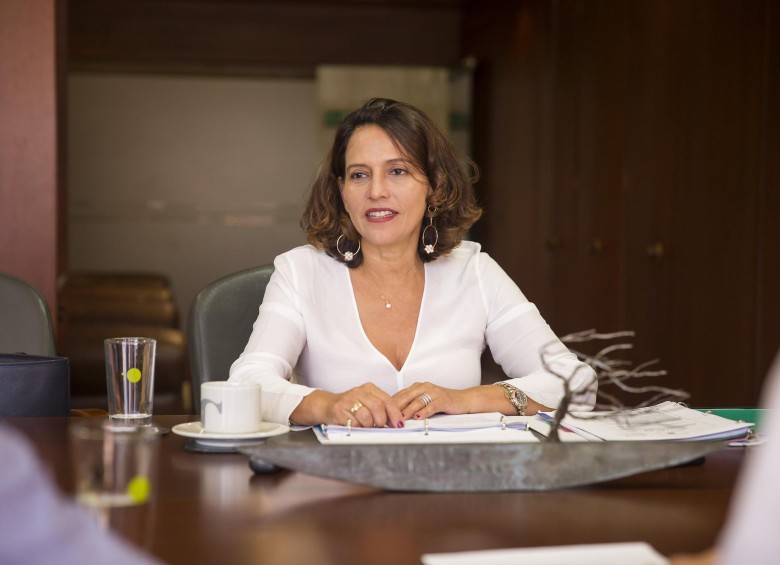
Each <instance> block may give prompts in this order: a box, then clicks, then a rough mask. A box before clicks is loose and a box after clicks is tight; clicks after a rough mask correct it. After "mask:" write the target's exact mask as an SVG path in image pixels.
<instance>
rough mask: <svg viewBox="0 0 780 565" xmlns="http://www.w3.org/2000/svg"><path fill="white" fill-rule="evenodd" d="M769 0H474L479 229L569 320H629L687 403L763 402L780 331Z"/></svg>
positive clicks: (641, 357) (773, 13) (532, 293)
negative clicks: (485, 4) (498, 0)
mask: <svg viewBox="0 0 780 565" xmlns="http://www.w3.org/2000/svg"><path fill="white" fill-rule="evenodd" d="M770 4H771V3H769V2H749V3H745V2H741V3H735V2H728V1H713V2H693V1H683V2H678V1H674V0H669V1H661V2H622V1H620V0H615V1H606V2H598V3H596V2H582V1H561V2H556V3H548V2H518V3H514V4H506V5H504V6H503V8H502V10H503V13H502V12H501V10H496V9H495V8H492V9H486V8H480V7H479V6H478V5H477V4H475V5H474V6H473V7H472V8H471V9H472V11H473V13H472V14H471V15H470V17H469V18H466V21H467V22H472V23H473V24H475V25H474V26H473V27H471V28H469V31H468V33H467V35H466V45H467V47H469V48H471V49H473V50H475V55H476V56H477V58H478V60H479V61H480V66H479V68H478V72H477V74H476V76H475V100H477V101H478V104H477V107H476V108H475V127H476V131H475V148H477V150H476V155H475V157H476V159H477V161H478V163H480V164H481V165H482V167H483V169H484V170H485V174H484V181H483V183H482V184H481V185H480V189H481V192H482V195H483V198H484V202H485V204H486V207H487V214H486V216H485V219H484V220H483V222H482V224H481V225H480V227H479V232H478V233H479V237H480V239H481V240H482V242H483V245H484V246H485V248H486V249H487V250H488V251H489V252H490V253H491V254H492V255H494V256H495V257H496V258H497V260H498V261H499V262H500V263H501V264H502V265H503V266H505V268H506V270H507V271H508V272H509V273H510V274H511V275H512V276H513V277H514V278H515V280H517V282H518V284H519V285H520V286H521V288H522V289H523V290H524V292H526V294H527V295H528V296H529V298H530V299H532V300H534V301H535V302H537V304H538V305H539V307H540V310H541V311H542V314H543V315H544V316H545V317H546V318H547V320H548V321H549V322H550V324H551V326H552V327H553V329H554V330H555V331H556V332H557V333H558V334H559V335H560V334H564V333H568V332H570V331H577V330H583V329H588V328H591V327H596V328H598V329H599V330H602V331H609V330H618V329H631V330H634V331H635V332H636V337H635V339H634V346H635V348H634V350H633V351H632V353H631V359H632V360H633V361H635V362H642V361H647V360H650V359H655V358H658V359H659V363H658V366H659V367H661V368H665V369H666V370H667V371H668V372H669V374H668V375H667V376H666V377H663V378H661V379H660V380H659V383H662V384H665V385H667V386H674V387H679V388H683V389H685V390H687V391H688V392H689V393H691V396H692V397H691V400H690V403H691V405H694V406H741V405H749V404H753V403H755V402H756V400H757V398H758V395H759V392H760V387H761V384H762V381H763V376H764V375H765V373H766V371H767V369H768V367H769V363H770V361H771V359H772V357H773V355H774V353H775V351H776V350H777V348H778V346H780V329H779V328H778V322H777V319H778V318H780V305H779V304H778V299H777V297H776V295H777V289H778V284H780V278H779V277H778V265H780V251H778V249H780V239H779V238H778V229H777V227H775V226H776V220H777V216H778V212H780V208H778V197H777V193H778V190H779V188H780V187H778V177H777V172H776V169H777V165H776V164H775V163H776V162H777V160H778V156H779V155H778V143H777V137H778V121H777V111H776V109H775V104H774V103H772V102H771V101H772V100H774V99H780V98H778V92H777V84H778V82H777V75H778V69H780V65H779V64H778V63H780V61H778V60H777V57H778V49H777V46H778V45H779V44H780V26H779V25H778V22H779V18H778V10H777V8H776V7H773V6H771V5H770ZM484 29H491V30H492V33H491V35H493V36H494V37H496V35H498V39H494V40H493V41H492V42H488V41H487V37H485V32H483V31H482V30H484ZM492 46H509V47H511V48H510V49H505V48H493V47H492ZM510 101H511V102H510Z"/></svg>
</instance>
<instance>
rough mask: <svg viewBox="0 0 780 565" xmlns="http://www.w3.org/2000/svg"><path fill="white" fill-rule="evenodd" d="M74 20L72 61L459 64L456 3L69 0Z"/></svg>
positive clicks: (244, 68) (230, 65) (231, 65)
mask: <svg viewBox="0 0 780 565" xmlns="http://www.w3.org/2000/svg"><path fill="white" fill-rule="evenodd" d="M70 26H71V27H70V30H71V46H70V58H71V61H72V62H73V63H76V64H81V65H84V64H90V65H96V64H102V65H107V66H111V67H122V66H125V67H126V66H128V65H139V66H142V67H144V66H145V67H160V68H163V69H165V68H168V69H172V68H173V69H176V68H179V69H183V70H188V69H190V70H192V69H195V68H203V69H211V70H215V69H219V68H220V67H222V68H225V69H227V70H233V71H238V72H248V71H249V70H250V69H251V67H253V66H255V67H260V68H265V69H266V70H268V69H271V70H272V72H283V71H284V68H285V67H295V66H300V67H305V68H309V67H312V66H313V65H316V64H320V63H328V64H380V65H381V64H407V65H453V64H457V63H458V56H459V45H460V41H459V39H460V26H461V11H460V6H459V2H456V1H454V0H453V1H447V0H439V1H430V0H429V1H426V2H400V3H399V2H392V3H391V2H354V1H352V2H342V1H335V0H334V1H296V2H286V1H255V2H247V1H245V0H188V1H184V0H155V1H144V2H139V1H137V0H111V1H110V2H109V1H106V0H71V1H70ZM273 69H275V71H273Z"/></svg>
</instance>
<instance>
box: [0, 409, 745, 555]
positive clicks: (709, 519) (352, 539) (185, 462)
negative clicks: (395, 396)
mask: <svg viewBox="0 0 780 565" xmlns="http://www.w3.org/2000/svg"><path fill="white" fill-rule="evenodd" d="M191 420H197V416H158V417H155V418H154V421H155V423H156V424H158V425H160V426H165V427H169V428H170V427H172V426H173V425H175V424H177V423H180V422H186V421H191ZM68 421H69V419H67V418H9V419H6V422H8V423H10V424H12V425H14V426H16V427H17V428H18V429H20V430H21V431H22V432H23V433H24V434H26V435H27V436H28V437H29V438H31V439H32V441H33V442H34V444H35V445H36V447H37V449H38V452H39V454H40V456H41V458H42V459H43V461H44V464H45V465H47V466H48V467H50V468H51V469H52V471H53V475H54V477H55V478H56V480H57V482H58V483H59V485H60V486H61V487H62V488H63V489H64V490H65V491H68V492H72V474H71V470H70V464H69V457H68V441H67V425H68ZM185 441H186V439H185V438H183V437H180V436H178V435H175V434H173V433H169V434H166V435H165V436H163V437H162V439H161V442H160V451H159V468H158V491H157V495H156V499H155V500H154V502H153V503H151V504H150V506H149V508H148V509H145V512H147V515H146V516H145V521H144V522H136V526H134V528H135V529H136V530H138V529H139V528H142V529H144V531H145V532H146V533H145V534H144V535H141V532H139V531H133V532H131V535H132V536H134V537H136V538H142V539H140V543H141V544H142V545H144V546H146V548H147V549H148V550H149V551H150V552H151V553H153V554H154V555H156V556H158V557H159V558H161V559H162V560H163V561H166V562H168V563H173V564H177V563H187V564H195V563H218V564H219V565H229V564H232V563H258V564H264V563H273V564H285V563H306V564H307V565H319V564H322V565H325V564H331V563H338V564H353V563H354V564H358V563H359V564H366V563H371V564H380V565H381V564H385V563H387V564H393V565H404V564H412V563H420V556H421V555H422V554H424V553H439V552H451V551H467V550H479V549H495V548H506V547H530V546H544V545H566V544H582V543H605V542H624V541H646V542H648V543H650V544H651V545H652V546H653V547H654V548H655V549H656V550H658V551H659V552H661V553H663V554H666V555H669V554H671V553H676V552H689V551H698V550H702V549H704V548H706V547H708V546H710V545H711V544H712V543H713V542H714V541H715V538H716V536H717V533H718V531H719V529H720V527H721V525H722V523H723V520H724V517H725V514H726V511H727V508H728V504H729V500H730V497H731V491H732V487H733V485H734V482H735V478H736V476H737V473H738V469H739V466H740V464H741V462H742V459H743V457H744V456H745V455H744V452H743V450H742V449H741V448H724V449H723V450H720V451H716V452H715V453H712V454H710V455H707V457H706V459H705V462H704V463H703V464H701V465H692V466H684V467H677V468H671V469H666V470H662V471H654V472H649V473H644V474H641V475H637V476H634V477H630V478H627V479H621V480H616V481H611V482H609V483H605V484H601V485H597V486H592V487H588V488H576V489H570V490H560V491H551V492H508V493H481V494H473V493H472V494H449V493H448V494H430V493H399V492H384V491H379V490H376V489H372V488H367V487H362V486H359V485H352V484H348V483H343V482H338V481H333V480H327V479H321V478H318V477H314V476H309V475H304V474H302V473H297V472H290V471H281V472H279V473H277V474H273V475H255V474H254V473H253V472H252V471H251V470H250V468H249V466H248V458H247V457H246V456H244V455H240V454H233V453H218V454H204V453H193V452H189V451H186V450H185V448H184V446H185ZM123 511H127V512H131V511H132V510H125V509H123V510H119V511H118V512H123ZM120 517H121V516H120ZM141 524H143V525H141ZM136 541H139V540H136Z"/></svg>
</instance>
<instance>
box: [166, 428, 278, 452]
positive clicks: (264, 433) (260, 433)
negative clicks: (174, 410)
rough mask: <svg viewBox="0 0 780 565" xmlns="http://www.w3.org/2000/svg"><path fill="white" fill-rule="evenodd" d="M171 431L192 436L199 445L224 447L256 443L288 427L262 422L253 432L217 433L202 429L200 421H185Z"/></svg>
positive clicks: (276, 434)
mask: <svg viewBox="0 0 780 565" xmlns="http://www.w3.org/2000/svg"><path fill="white" fill-rule="evenodd" d="M171 431H172V432H173V433H175V434H176V435H180V436H184V437H189V438H193V439H194V440H195V441H197V442H198V443H199V444H201V445H207V446H213V447H223V448H224V447H236V446H239V445H245V444H247V443H253V442H254V443H257V440H259V439H265V438H269V437H272V436H278V435H282V434H286V433H287V432H289V431H290V428H289V427H288V426H284V425H282V424H274V423H271V422H262V423H261V424H260V429H259V430H257V431H255V432H249V433H245V434H217V433H213V432H206V431H204V430H203V426H202V425H201V423H200V422H186V423H184V424H177V425H175V426H173V428H171Z"/></svg>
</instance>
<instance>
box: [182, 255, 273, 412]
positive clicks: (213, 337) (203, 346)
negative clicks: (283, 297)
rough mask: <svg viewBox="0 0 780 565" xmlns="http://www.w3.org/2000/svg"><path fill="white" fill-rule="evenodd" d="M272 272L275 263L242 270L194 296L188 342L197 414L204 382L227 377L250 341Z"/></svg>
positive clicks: (193, 395)
mask: <svg viewBox="0 0 780 565" xmlns="http://www.w3.org/2000/svg"><path fill="white" fill-rule="evenodd" d="M273 272H274V268H273V266H272V265H266V266H262V267H254V268H252V269H247V270H245V271H240V272H238V273H234V274H232V275H228V276H227V277H224V278H222V279H219V280H217V281H215V282H213V283H211V284H209V285H208V286H207V287H206V288H204V289H203V290H201V291H200V293H199V294H198V295H197V296H196V297H195V300H194V301H193V303H192V308H191V309H190V315H189V321H188V324H187V325H188V332H187V343H188V345H189V352H190V364H191V369H192V397H193V408H194V410H195V413H196V414H200V385H201V383H204V382H206V381H217V380H226V379H227V378H228V371H229V370H230V365H231V364H232V363H233V361H235V360H236V359H238V356H239V355H240V354H241V352H242V351H243V350H244V347H245V346H246V343H247V341H249V335H250V334H251V333H252V324H253V323H254V321H255V320H256V319H257V313H258V309H259V308H260V304H261V303H262V302H263V296H264V295H265V287H266V286H267V285H268V280H269V279H270V278H271V274H272V273H273Z"/></svg>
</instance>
